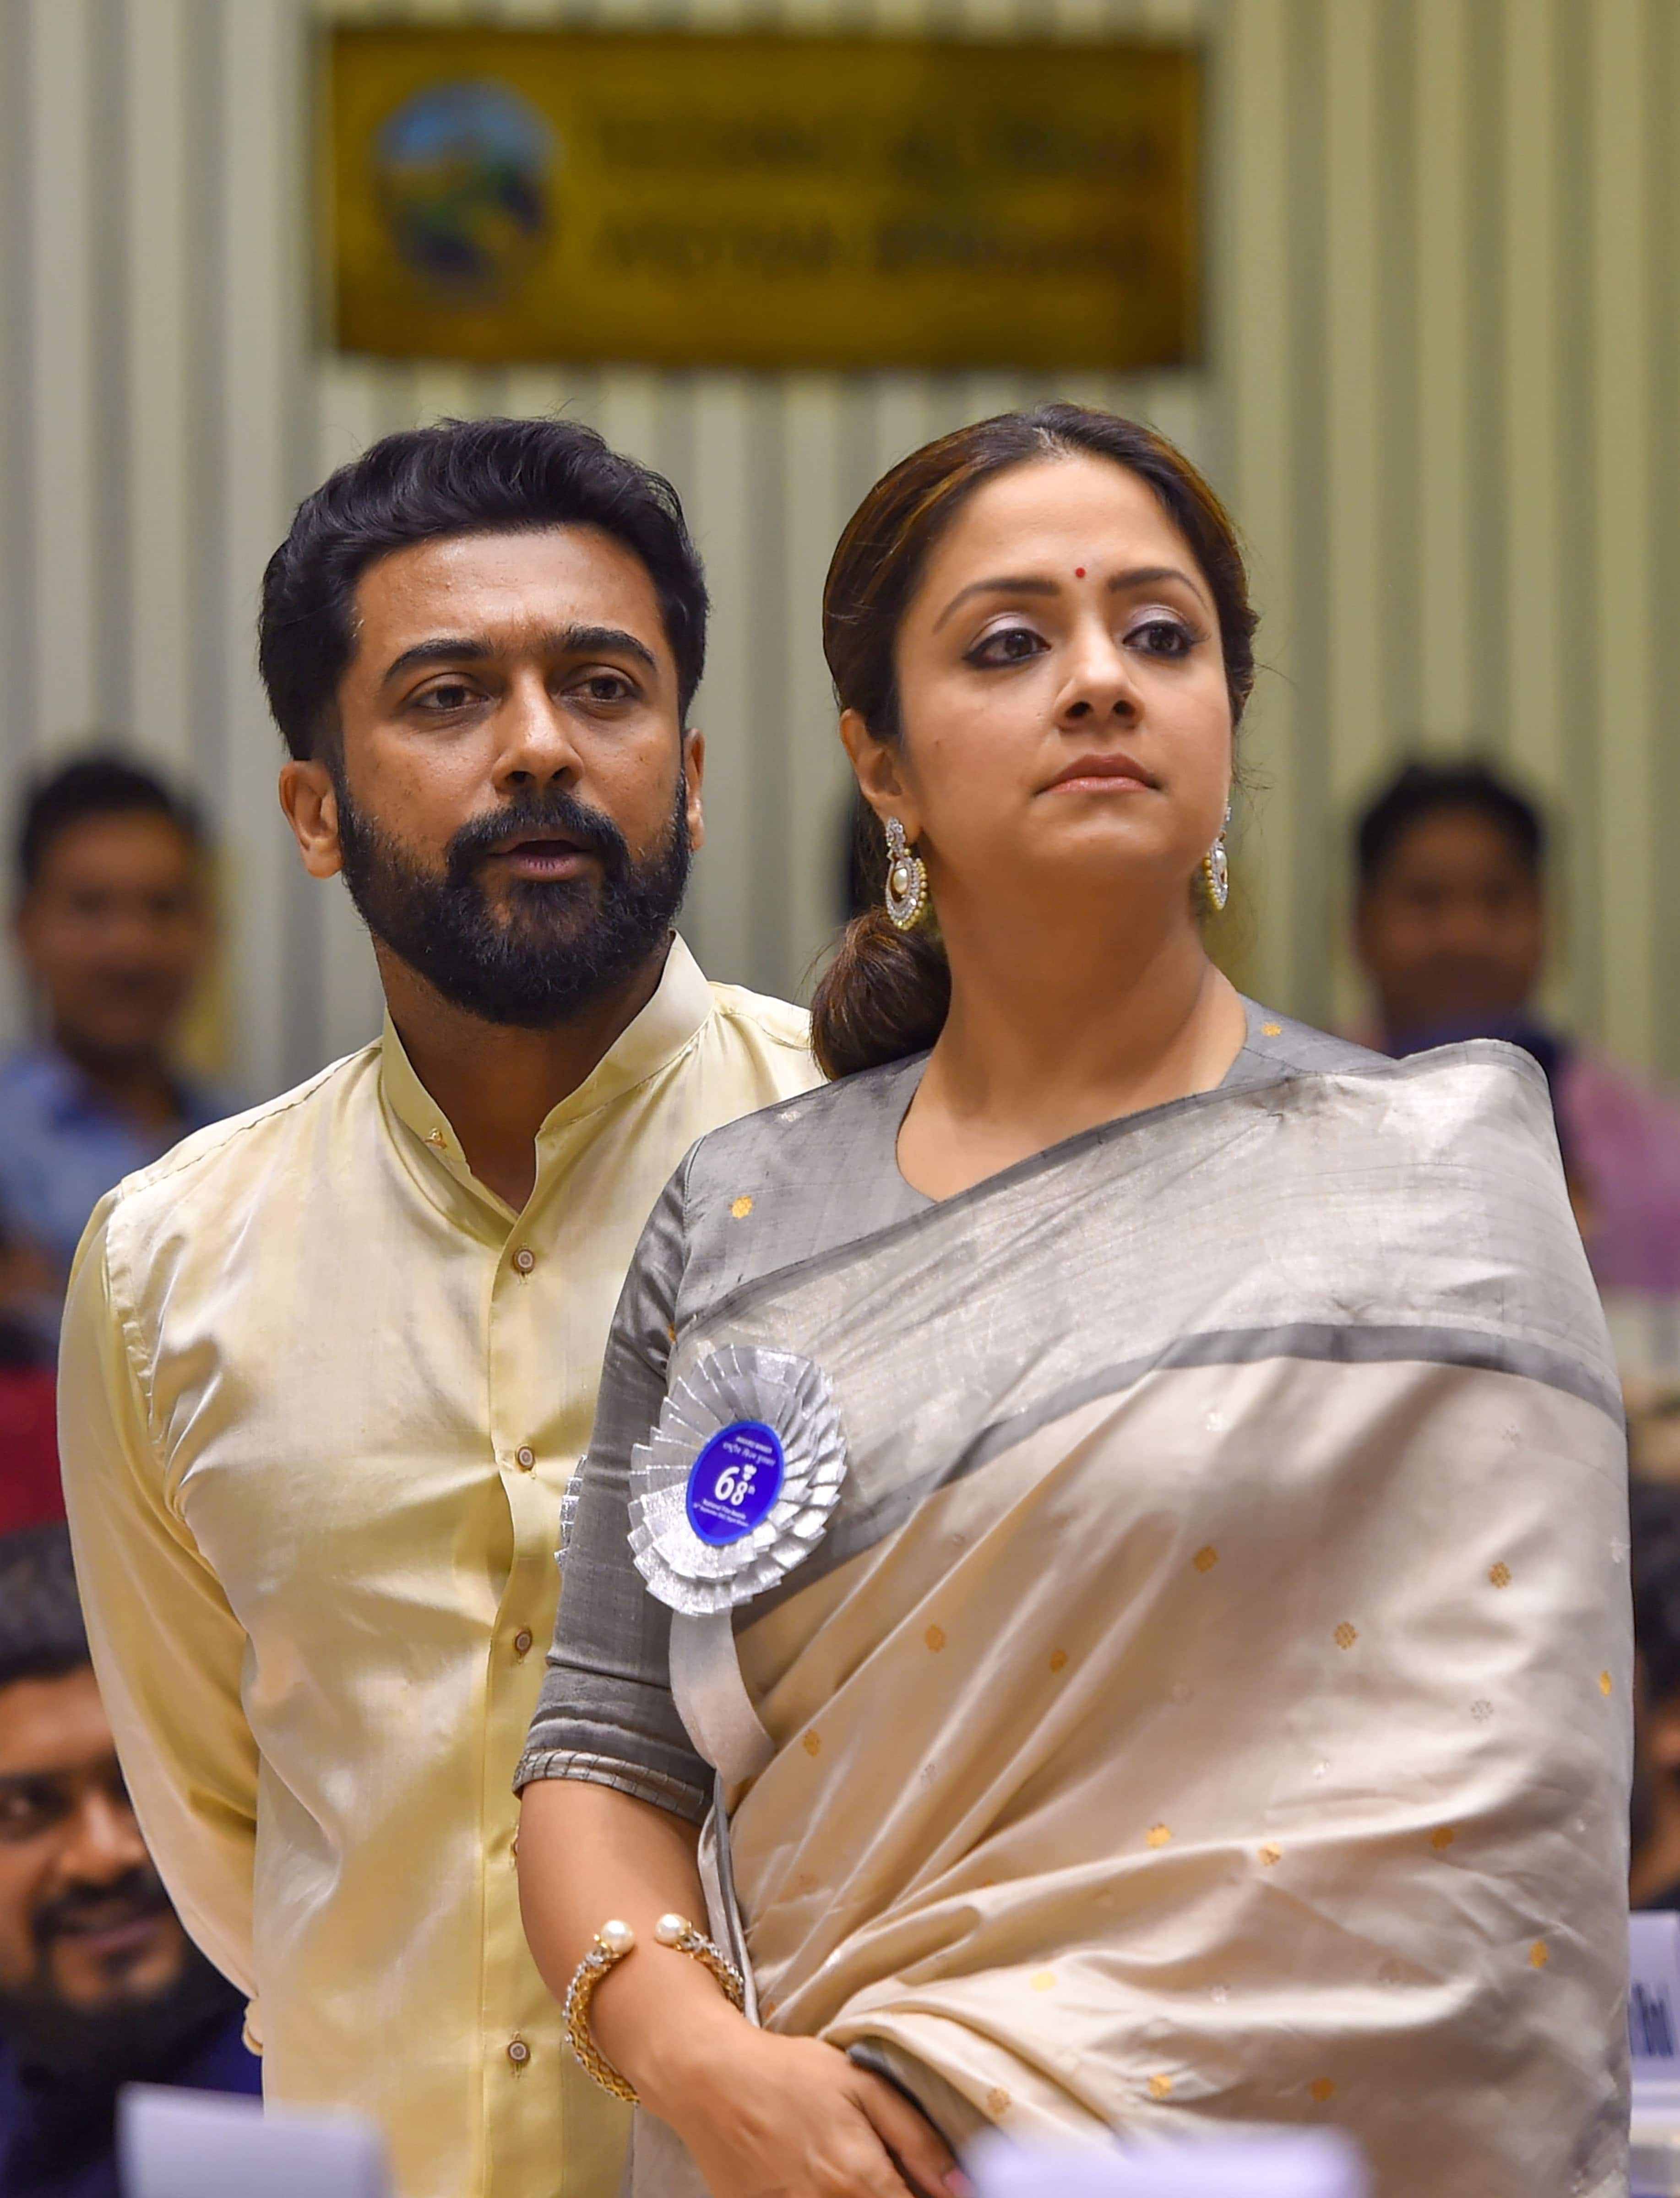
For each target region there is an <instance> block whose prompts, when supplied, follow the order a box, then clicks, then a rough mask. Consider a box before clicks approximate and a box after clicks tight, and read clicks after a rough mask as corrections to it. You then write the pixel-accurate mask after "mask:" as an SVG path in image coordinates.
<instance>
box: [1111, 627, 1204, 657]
mask: <svg viewBox="0 0 1680 2198" xmlns="http://www.w3.org/2000/svg"><path fill="white" fill-rule="evenodd" d="M1126 645H1127V647H1128V648H1136V649H1137V650H1138V651H1139V652H1140V653H1141V654H1142V655H1145V656H1169V657H1172V656H1188V655H1189V653H1190V651H1191V650H1192V649H1193V648H1195V645H1196V637H1195V634H1193V633H1192V632H1191V631H1190V629H1189V626H1187V625H1184V624H1183V621H1182V620H1181V619H1171V618H1155V619H1148V621H1147V622H1146V623H1145V624H1144V625H1135V626H1133V628H1132V630H1131V632H1130V633H1129V634H1128V635H1127V636H1126Z"/></svg>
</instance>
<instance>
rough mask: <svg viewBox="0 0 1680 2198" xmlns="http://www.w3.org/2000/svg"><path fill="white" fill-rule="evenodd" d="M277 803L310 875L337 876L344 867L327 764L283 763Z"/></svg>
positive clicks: (337, 815) (336, 808)
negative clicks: (278, 802) (283, 813)
mask: <svg viewBox="0 0 1680 2198" xmlns="http://www.w3.org/2000/svg"><path fill="white" fill-rule="evenodd" d="M280 805H281V807H282V809H283V810H284V811H285V812H286V822H287V823H288V824H289V825H290V826H291V828H292V836H293V838H294V839H295V840H296V841H297V843H298V852H299V854H300V855H301V856H302V857H303V861H304V868H305V869H306V870H307V871H308V872H309V875H311V877H312V878H334V877H336V876H337V875H338V874H339V872H340V870H341V869H343V868H344V855H343V851H342V850H341V848H340V846H339V800H338V794H337V793H336V791H335V789H334V785H333V775H332V773H331V772H330V771H329V770H328V768H327V766H326V765H325V764H324V763H316V762H314V761H311V762H308V763H299V762H297V761H295V760H294V761H293V762H291V763H287V764H282V765H281V767H280Z"/></svg>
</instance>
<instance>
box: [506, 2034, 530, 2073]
mask: <svg viewBox="0 0 1680 2198" xmlns="http://www.w3.org/2000/svg"><path fill="white" fill-rule="evenodd" d="M508 2058H509V2060H510V2061H512V2062H513V2064H514V2067H515V2068H523V2067H524V2066H525V2064H526V2061H528V2060H529V2059H530V2058H531V2048H530V2047H529V2046H528V2045H527V2044H526V2042H525V2040H524V2039H523V2038H514V2041H513V2043H512V2044H510V2045H509V2048H508Z"/></svg>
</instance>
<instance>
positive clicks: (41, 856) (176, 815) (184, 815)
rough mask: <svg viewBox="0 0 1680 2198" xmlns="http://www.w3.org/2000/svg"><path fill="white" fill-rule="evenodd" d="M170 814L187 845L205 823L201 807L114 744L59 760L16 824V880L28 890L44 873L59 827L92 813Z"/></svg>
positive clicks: (196, 841)
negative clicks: (49, 851) (44, 865)
mask: <svg viewBox="0 0 1680 2198" xmlns="http://www.w3.org/2000/svg"><path fill="white" fill-rule="evenodd" d="M133 816H150V817H167V818H168V820H169V822H170V823H171V824H172V825H174V827H175V828H176V829H177V831H178V832H179V833H180V834H181V836H182V838H183V840H186V841H187V843H188V845H189V846H192V847H195V848H196V847H199V846H202V844H203V840H204V828H203V826H202V824H201V823H200V821H199V815H198V811H196V810H195V808H194V806H193V805H192V803H191V802H190V801H189V800H187V799H186V797H185V796H184V795H183V794H177V793H175V792H174V791H173V790H172V789H171V788H169V787H167V786H166V785H165V784H164V782H163V781H162V780H161V779H160V778H159V777H157V776H155V775H154V773H153V772H151V771H149V770H142V767H141V766H140V765H138V764H135V763H131V762H130V761H129V760H128V759H127V757H126V756H122V755H119V754H117V753H115V752H114V750H106V749H96V750H94V751H93V752H92V753H89V754H87V755H80V756H76V757H74V758H73V759H72V760H71V761H70V762H69V763H66V764H61V765H59V766H58V768H57V769H56V770H54V771H52V772H51V773H50V774H49V776H46V777H44V778H40V779H37V780H36V782H35V783H34V784H33V785H32V787H31V788H30V789H29V791H28V793H27V794H26V796H25V798H24V805H23V814H22V817H21V818H20V821H19V824H18V837H17V872H18V881H19V883H20V885H21V886H22V887H23V890H24V891H25V892H26V893H27V892H28V890H29V888H30V887H32V885H33V884H34V883H35V881H36V880H37V879H38V877H39V876H40V875H41V865H42V863H44V862H45V860H46V858H47V851H48V849H49V847H50V846H52V844H53V841H54V840H56V839H57V838H58V836H59V834H61V832H67V831H68V830H69V829H70V827H71V826H72V825H73V824H79V823H83V822H84V819H86V818H87V817H133Z"/></svg>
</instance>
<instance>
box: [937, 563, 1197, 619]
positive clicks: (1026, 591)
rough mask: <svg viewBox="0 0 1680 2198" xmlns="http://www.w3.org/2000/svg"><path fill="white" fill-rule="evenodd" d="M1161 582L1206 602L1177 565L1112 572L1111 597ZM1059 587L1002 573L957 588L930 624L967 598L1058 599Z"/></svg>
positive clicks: (1056, 582) (1022, 576)
mask: <svg viewBox="0 0 1680 2198" xmlns="http://www.w3.org/2000/svg"><path fill="white" fill-rule="evenodd" d="M1162 580H1177V582H1178V583H1179V584H1181V585H1182V586H1183V587H1186V588H1188V589H1189V590H1190V593H1191V594H1192V595H1193V596H1195V598H1196V599H1197V601H1198V602H1206V600H1207V591H1206V589H1205V588H1202V587H1200V586H1199V585H1198V584H1197V582H1196V580H1195V576H1194V575H1193V574H1191V573H1187V572H1185V571H1184V570H1183V568H1182V567H1179V566H1177V565H1132V566H1129V567H1127V569H1126V570H1125V572H1123V573H1113V575H1112V576H1111V577H1110V579H1109V582H1108V592H1109V594H1110V595H1111V596H1117V595H1123V594H1125V592H1126V590H1128V589H1131V588H1148V587H1153V586H1154V585H1156V584H1158V583H1159V582H1160V581H1162ZM1060 594H1061V582H1060V581H1058V580H1047V579H1043V578H1039V579H1032V578H1031V577H1030V576H1028V575H1026V574H1021V575H1010V574H1005V575H1004V576H1003V578H1002V579H996V580H971V581H970V582H969V584H968V586H967V587H966V588H959V589H958V590H957V591H956V594H955V595H954V596H952V597H951V599H950V602H948V603H947V604H946V605H945V608H944V609H943V610H942V611H941V612H940V613H939V617H938V618H937V619H934V621H933V631H934V632H935V633H937V632H938V631H939V628H940V627H941V626H942V625H944V624H945V620H946V619H948V618H950V616H951V615H952V613H954V612H956V611H957V610H958V609H960V608H962V605H963V604H964V603H966V602H968V598H969V596H1059V595H1060Z"/></svg>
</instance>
